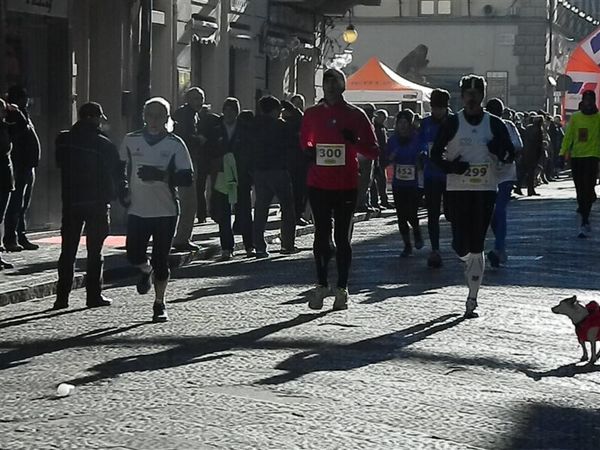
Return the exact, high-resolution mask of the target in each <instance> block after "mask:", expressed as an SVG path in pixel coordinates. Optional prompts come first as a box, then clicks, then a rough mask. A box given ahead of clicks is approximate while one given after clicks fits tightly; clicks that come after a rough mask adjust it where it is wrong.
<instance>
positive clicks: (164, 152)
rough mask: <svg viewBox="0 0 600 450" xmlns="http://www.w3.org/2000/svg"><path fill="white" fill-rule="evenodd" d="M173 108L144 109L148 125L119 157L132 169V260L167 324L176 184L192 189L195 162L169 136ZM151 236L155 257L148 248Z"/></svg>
mask: <svg viewBox="0 0 600 450" xmlns="http://www.w3.org/2000/svg"><path fill="white" fill-rule="evenodd" d="M169 114H170V104H169V102H168V101H166V100H165V99H164V98H161V97H155V98H151V99H150V100H148V101H147V102H146V104H145V105H144V123H145V126H144V128H143V129H142V130H140V131H135V132H133V133H129V134H128V135H127V136H125V139H124V140H123V144H122V145H121V150H120V157H121V160H122V161H123V162H125V164H126V166H127V175H128V178H129V192H128V193H127V195H126V196H124V198H122V199H121V200H122V203H123V204H124V205H125V206H127V208H128V210H127V213H128V220H127V245H126V246H127V259H129V261H130V262H131V264H133V265H135V266H136V267H138V268H139V269H140V272H141V274H140V279H139V281H138V283H137V290H138V292H139V293H140V294H146V293H147V292H148V291H149V290H150V288H151V287H152V281H154V290H155V293H156V299H155V301H154V315H153V321H154V322H166V321H167V320H168V316H167V311H166V307H165V291H166V288H167V283H168V281H169V266H168V257H169V250H170V248H171V242H172V241H173V235H174V234H175V227H176V225H177V217H178V215H179V201H178V199H177V186H190V185H191V184H192V179H193V171H192V162H191V160H190V156H189V153H188V151H187V148H186V146H185V144H184V142H183V140H182V139H181V138H179V137H178V136H176V135H175V134H172V133H171V132H169V128H170V126H169V123H170V117H169ZM151 237H152V258H151V261H150V263H148V258H147V256H146V250H147V247H148V242H149V240H150V238H151Z"/></svg>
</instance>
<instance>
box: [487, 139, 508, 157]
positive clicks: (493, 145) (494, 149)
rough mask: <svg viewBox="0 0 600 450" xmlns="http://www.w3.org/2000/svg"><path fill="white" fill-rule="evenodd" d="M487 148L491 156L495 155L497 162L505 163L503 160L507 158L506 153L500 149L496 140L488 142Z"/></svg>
mask: <svg viewBox="0 0 600 450" xmlns="http://www.w3.org/2000/svg"><path fill="white" fill-rule="evenodd" d="M487 148H488V150H489V152H490V153H491V154H492V155H496V156H497V157H498V160H500V161H502V162H506V161H505V159H506V157H507V156H508V152H507V151H506V149H504V148H502V146H501V145H500V143H499V142H498V140H497V139H496V138H493V139H492V140H491V141H490V142H488V144H487Z"/></svg>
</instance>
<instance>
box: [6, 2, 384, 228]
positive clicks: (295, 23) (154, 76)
mask: <svg viewBox="0 0 600 450" xmlns="http://www.w3.org/2000/svg"><path fill="white" fill-rule="evenodd" d="M379 3H380V2H379V0H363V1H354V0H326V1H325V0H305V1H298V0H293V1H291V0H43V1H42V0H39V1H38V0H2V1H0V92H6V89H7V88H8V86H10V85H12V84H21V85H23V86H25V87H26V88H27V89H28V91H29V94H30V97H31V105H30V113H31V117H32V120H33V122H34V123H35V124H36V127H37V130H38V133H39V135H40V140H41V142H42V152H43V156H42V161H41V163H40V167H39V168H38V177H37V186H36V189H35V191H34V197H33V201H32V205H31V208H30V214H29V224H30V228H32V229H48V228H56V226H57V225H58V224H59V223H60V189H59V185H60V183H59V173H58V170H57V169H56V166H55V163H54V138H55V136H56V135H57V133H58V132H59V131H60V130H62V129H66V128H68V127H70V125H71V124H72V123H73V122H74V121H75V120H77V108H78V106H80V105H81V104H83V103H85V102H87V101H90V100H93V101H98V102H100V103H101V104H102V105H103V107H104V109H105V112H106V114H107V116H108V118H109V121H108V124H107V126H106V128H105V131H106V133H107V134H108V135H109V136H110V137H111V138H112V139H113V140H114V141H115V142H120V141H121V139H122V137H123V135H124V134H125V133H126V132H127V131H128V130H131V129H134V128H135V127H138V126H139V122H140V117H139V116H140V114H139V112H140V103H141V101H143V99H142V98H141V96H144V95H145V93H149V95H151V96H156V95H160V96H163V97H165V98H166V99H167V100H169V101H170V102H171V103H172V105H173V107H177V106H178V105H179V104H181V103H182V101H183V94H184V93H185V91H186V89H187V88H189V87H190V86H192V85H198V86H201V87H202V88H204V90H205V91H206V97H207V102H208V103H209V104H211V105H212V107H213V110H214V111H215V112H217V113H219V112H220V110H221V104H222V102H223V100H224V99H225V98H226V97H228V96H236V97H238V98H239V100H240V102H241V105H242V108H244V109H254V106H255V104H256V100H257V99H258V98H259V97H260V96H262V95H264V94H266V93H272V94H274V95H277V96H284V95H285V94H286V93H295V92H299V93H302V94H304V95H305V96H306V98H307V100H308V102H309V103H310V102H312V101H313V100H314V97H315V82H314V80H315V71H316V67H317V66H318V63H319V52H318V49H317V48H316V39H317V33H315V31H318V30H319V24H320V23H321V22H322V20H323V17H324V15H325V14H326V13H335V14H343V13H344V12H345V11H347V10H348V9H349V8H351V7H353V6H355V5H357V4H370V5H377V4H379ZM144 23H149V24H151V25H149V26H148V27H147V28H144V26H143V24H144ZM150 55H151V57H150ZM120 213H121V211H118V208H117V211H116V214H117V215H118V214H120ZM115 221H116V222H119V217H116V220H115Z"/></svg>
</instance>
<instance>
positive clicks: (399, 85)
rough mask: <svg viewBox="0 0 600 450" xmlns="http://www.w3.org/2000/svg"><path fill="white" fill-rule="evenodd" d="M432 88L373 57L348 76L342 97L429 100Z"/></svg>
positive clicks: (380, 100) (357, 99)
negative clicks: (401, 74) (412, 79)
mask: <svg viewBox="0 0 600 450" xmlns="http://www.w3.org/2000/svg"><path fill="white" fill-rule="evenodd" d="M432 90H433V89H431V88H429V87H427V86H421V85H420V84H417V83H414V82H412V81H409V80H407V79H406V78H403V77H401V76H400V75H398V74H397V73H396V72H394V71H393V70H392V69H390V68H389V67H388V66H386V65H385V64H383V63H382V62H381V61H379V59H377V58H376V57H373V58H371V59H369V61H367V63H366V64H365V65H364V66H362V67H361V68H360V69H358V70H357V71H356V72H354V73H353V74H352V75H351V76H350V77H348V80H347V82H346V92H345V93H344V97H345V98H346V100H348V101H349V102H361V101H371V102H383V101H403V100H413V101H414V100H416V101H429V96H430V95H431V91H432Z"/></svg>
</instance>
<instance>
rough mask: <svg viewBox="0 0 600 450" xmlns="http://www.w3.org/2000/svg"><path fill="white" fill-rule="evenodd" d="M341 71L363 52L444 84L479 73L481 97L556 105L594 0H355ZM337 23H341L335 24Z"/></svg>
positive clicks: (590, 21) (591, 19)
mask: <svg viewBox="0 0 600 450" xmlns="http://www.w3.org/2000/svg"><path fill="white" fill-rule="evenodd" d="M353 13H354V14H353V23H354V25H355V26H356V28H357V30H358V32H359V39H358V40H357V42H356V43H355V44H354V45H353V62H352V65H350V66H348V67H347V71H348V73H351V72H352V71H353V70H356V69H357V68H358V67H360V66H361V65H362V64H364V62H366V61H367V60H368V59H369V58H370V57H371V56H378V57H379V58H380V59H381V60H382V61H383V62H384V63H385V64H387V65H388V66H390V67H392V68H393V69H395V70H396V71H398V73H400V74H401V75H403V76H406V77H407V78H411V79H413V80H414V81H417V82H421V83H425V84H428V85H430V86H434V87H442V88H445V89H448V90H449V91H450V92H451V93H452V94H453V98H454V103H455V105H456V104H457V99H458V95H459V91H458V80H459V79H460V77H461V76H462V75H463V74H466V73H471V72H472V73H477V74H480V75H483V76H485V77H486V78H487V81H488V86H489V96H490V97H491V96H494V97H500V98H502V99H503V100H504V101H505V102H506V103H507V104H508V105H510V106H511V107H513V108H516V109H518V110H527V111H528V110H537V109H541V108H543V109H549V110H551V111H553V112H555V111H556V108H558V106H559V104H560V101H559V100H560V92H558V90H557V89H558V87H557V86H556V80H557V78H558V76H559V75H560V74H561V73H562V72H563V71H564V67H565V64H566V61H567V58H568V55H569V53H570V51H571V50H572V49H573V48H574V47H575V46H576V45H577V42H578V41H580V40H581V39H583V38H584V37H585V36H586V35H588V34H589V33H591V32H592V31H593V30H594V29H595V28H596V27H597V26H598V18H599V17H600V2H598V1H597V0H579V1H578V0H571V1H569V2H567V1H562V0H493V1H490V0H382V2H381V5H380V6H357V7H355V8H354V9H353ZM342 26H344V24H343V23H342Z"/></svg>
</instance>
